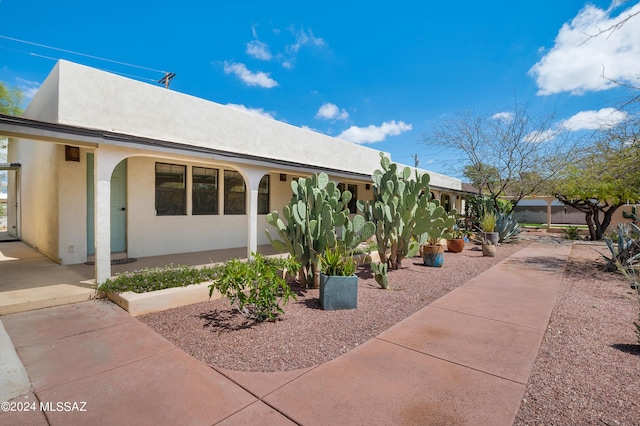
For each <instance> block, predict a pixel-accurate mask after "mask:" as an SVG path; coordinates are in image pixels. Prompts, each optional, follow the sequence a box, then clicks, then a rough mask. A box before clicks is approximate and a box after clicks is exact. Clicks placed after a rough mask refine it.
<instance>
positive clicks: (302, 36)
mask: <svg viewBox="0 0 640 426" xmlns="http://www.w3.org/2000/svg"><path fill="white" fill-rule="evenodd" d="M289 31H291V34H293V35H294V36H295V38H296V41H295V43H293V44H291V45H289V49H291V50H292V51H293V52H298V51H299V50H300V48H301V47H302V46H306V45H311V46H318V47H321V46H325V45H326V44H327V43H326V42H325V41H324V40H323V39H322V38H321V37H316V36H314V35H313V31H311V30H308V31H305V30H304V29H302V30H296V28H295V27H294V26H291V27H290V28H289Z"/></svg>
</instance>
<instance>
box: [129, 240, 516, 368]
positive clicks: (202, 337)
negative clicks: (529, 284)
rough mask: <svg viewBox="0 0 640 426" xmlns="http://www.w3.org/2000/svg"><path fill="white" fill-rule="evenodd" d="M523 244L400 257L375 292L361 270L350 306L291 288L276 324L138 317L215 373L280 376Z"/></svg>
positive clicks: (189, 310) (332, 354) (187, 314)
mask: <svg viewBox="0 0 640 426" xmlns="http://www.w3.org/2000/svg"><path fill="white" fill-rule="evenodd" d="M527 244H528V243H527V242H521V243H513V244H503V245H501V246H500V247H498V256H497V257H495V258H488V257H483V256H482V252H481V250H480V247H479V246H476V245H474V244H467V246H466V248H465V250H464V251H463V252H462V253H447V252H445V264H444V267H443V268H429V267H425V266H424V265H423V262H422V259H421V258H419V257H414V258H411V259H405V260H404V262H403V269H401V270H397V271H392V272H390V273H389V281H390V284H391V287H392V289H390V290H383V289H381V288H380V286H379V285H378V283H377V282H376V281H375V279H374V278H373V275H372V274H371V269H370V268H369V266H361V267H359V269H358V276H359V278H360V279H359V283H358V308H357V309H354V310H342V311H324V310H322V309H321V307H320V302H319V290H317V289H305V288H301V287H294V288H293V289H294V291H295V292H296V293H297V298H298V299H297V301H296V300H292V301H290V302H289V303H288V304H287V305H285V307H284V308H285V314H284V315H283V316H282V317H281V318H282V319H281V320H279V321H276V322H265V323H261V324H256V323H253V322H252V321H249V320H247V319H246V318H245V317H244V316H242V315H240V314H239V313H238V312H237V311H235V310H234V309H233V308H232V307H231V305H230V304H229V301H228V300H226V299H219V300H213V301H207V302H202V303H197V304H193V305H188V306H183V307H180V308H176V309H170V310H166V311H163V312H157V313H154V314H149V315H142V316H140V317H138V318H139V319H140V320H141V321H142V322H144V323H146V324H147V325H149V326H150V327H151V328H153V329H154V330H155V331H157V332H158V333H160V334H161V335H163V336H164V337H166V338H167V339H169V340H170V341H172V342H173V343H174V344H176V346H178V347H179V348H181V349H183V350H184V351H185V352H187V353H189V354H191V355H193V356H194V357H196V358H198V359H200V360H201V361H203V362H206V363H208V364H210V365H213V366H216V367H223V368H228V369H234V370H243V371H286V370H295V369H299V368H304V367H309V366H313V365H317V364H321V363H323V362H326V361H329V360H331V359H334V358H336V357H338V356H340V355H341V354H343V353H345V352H347V351H349V350H350V349H353V348H354V347H356V346H358V345H360V344H362V343H364V342H365V341H367V340H369V339H371V338H372V337H374V336H376V335H378V334H379V333H381V332H382V331H384V330H386V329H388V328H389V327H391V326H392V325H394V324H396V323H398V322H399V321H401V320H402V319H404V318H406V317H408V316H409V315H411V314H413V313H414V312H417V311H418V310H420V309H422V308H423V307H425V306H427V305H428V304H429V303H431V302H433V301H434V300H436V299H438V298H440V297H442V296H444V295H445V294H447V293H448V292H450V291H451V290H453V289H454V288H456V287H459V286H460V285H462V284H464V283H465V282H467V281H468V280H469V279H471V278H473V277H475V276H477V275H479V274H480V273H481V272H483V271H485V270H487V269H489V268H490V267H492V266H493V265H495V264H496V263H498V262H500V261H501V260H503V259H504V258H506V257H508V256H510V255H511V254H513V253H515V252H516V251H518V250H520V249H522V248H523V247H525V246H526V245H527Z"/></svg>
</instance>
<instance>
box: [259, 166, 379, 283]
mask: <svg viewBox="0 0 640 426" xmlns="http://www.w3.org/2000/svg"><path fill="white" fill-rule="evenodd" d="M291 191H292V196H291V200H290V201H289V204H288V205H286V206H284V208H283V209H282V219H281V218H280V215H279V214H278V212H277V211H274V212H272V213H270V214H268V215H267V223H269V224H270V225H271V226H274V227H275V228H276V231H277V232H278V236H279V237H280V239H272V238H271V235H270V234H269V230H265V231H266V234H267V237H268V238H269V241H271V245H272V246H273V247H274V248H275V249H276V250H278V251H282V252H284V251H287V252H289V253H290V254H291V255H292V256H293V257H295V258H296V259H297V260H298V262H300V264H301V265H302V271H303V276H302V278H303V280H304V281H305V284H307V285H309V283H313V287H318V286H319V285H320V269H319V260H320V259H319V257H318V256H319V255H322V254H323V253H324V251H325V249H326V248H328V247H336V246H337V245H338V244H341V245H343V246H344V248H346V249H353V248H355V247H356V246H357V245H358V244H359V243H360V242H362V241H363V240H366V239H368V238H371V236H373V234H374V232H375V229H374V225H373V223H371V222H367V221H365V220H364V218H363V217H362V216H359V215H356V216H354V217H353V219H351V218H350V217H349V211H348V209H347V208H346V206H347V204H348V203H349V201H350V200H351V197H352V195H351V192H349V191H344V192H342V193H341V192H340V190H339V189H338V187H337V185H336V183H335V182H332V181H330V180H329V177H328V176H327V175H326V174H325V173H320V174H314V175H313V176H311V177H309V178H299V179H297V180H294V181H293V182H291ZM338 236H340V237H338Z"/></svg>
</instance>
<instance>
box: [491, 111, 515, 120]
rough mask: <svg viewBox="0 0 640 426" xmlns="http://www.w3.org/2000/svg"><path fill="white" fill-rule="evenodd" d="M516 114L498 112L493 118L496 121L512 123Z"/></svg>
mask: <svg viewBox="0 0 640 426" xmlns="http://www.w3.org/2000/svg"><path fill="white" fill-rule="evenodd" d="M513 117H514V114H513V113H512V112H497V113H495V114H493V115H492V116H491V118H493V119H494V120H501V121H507V122H509V121H512V120H513Z"/></svg>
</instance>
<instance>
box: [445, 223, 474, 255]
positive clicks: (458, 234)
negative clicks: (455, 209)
mask: <svg viewBox="0 0 640 426" xmlns="http://www.w3.org/2000/svg"><path fill="white" fill-rule="evenodd" d="M449 234H450V235H451V238H448V239H447V251H450V252H451V253H460V252H462V250H464V242H465V237H467V236H468V234H469V233H468V231H467V230H466V229H462V228H460V227H458V226H457V225H456V226H455V227H454V228H453V229H450V230H449Z"/></svg>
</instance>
